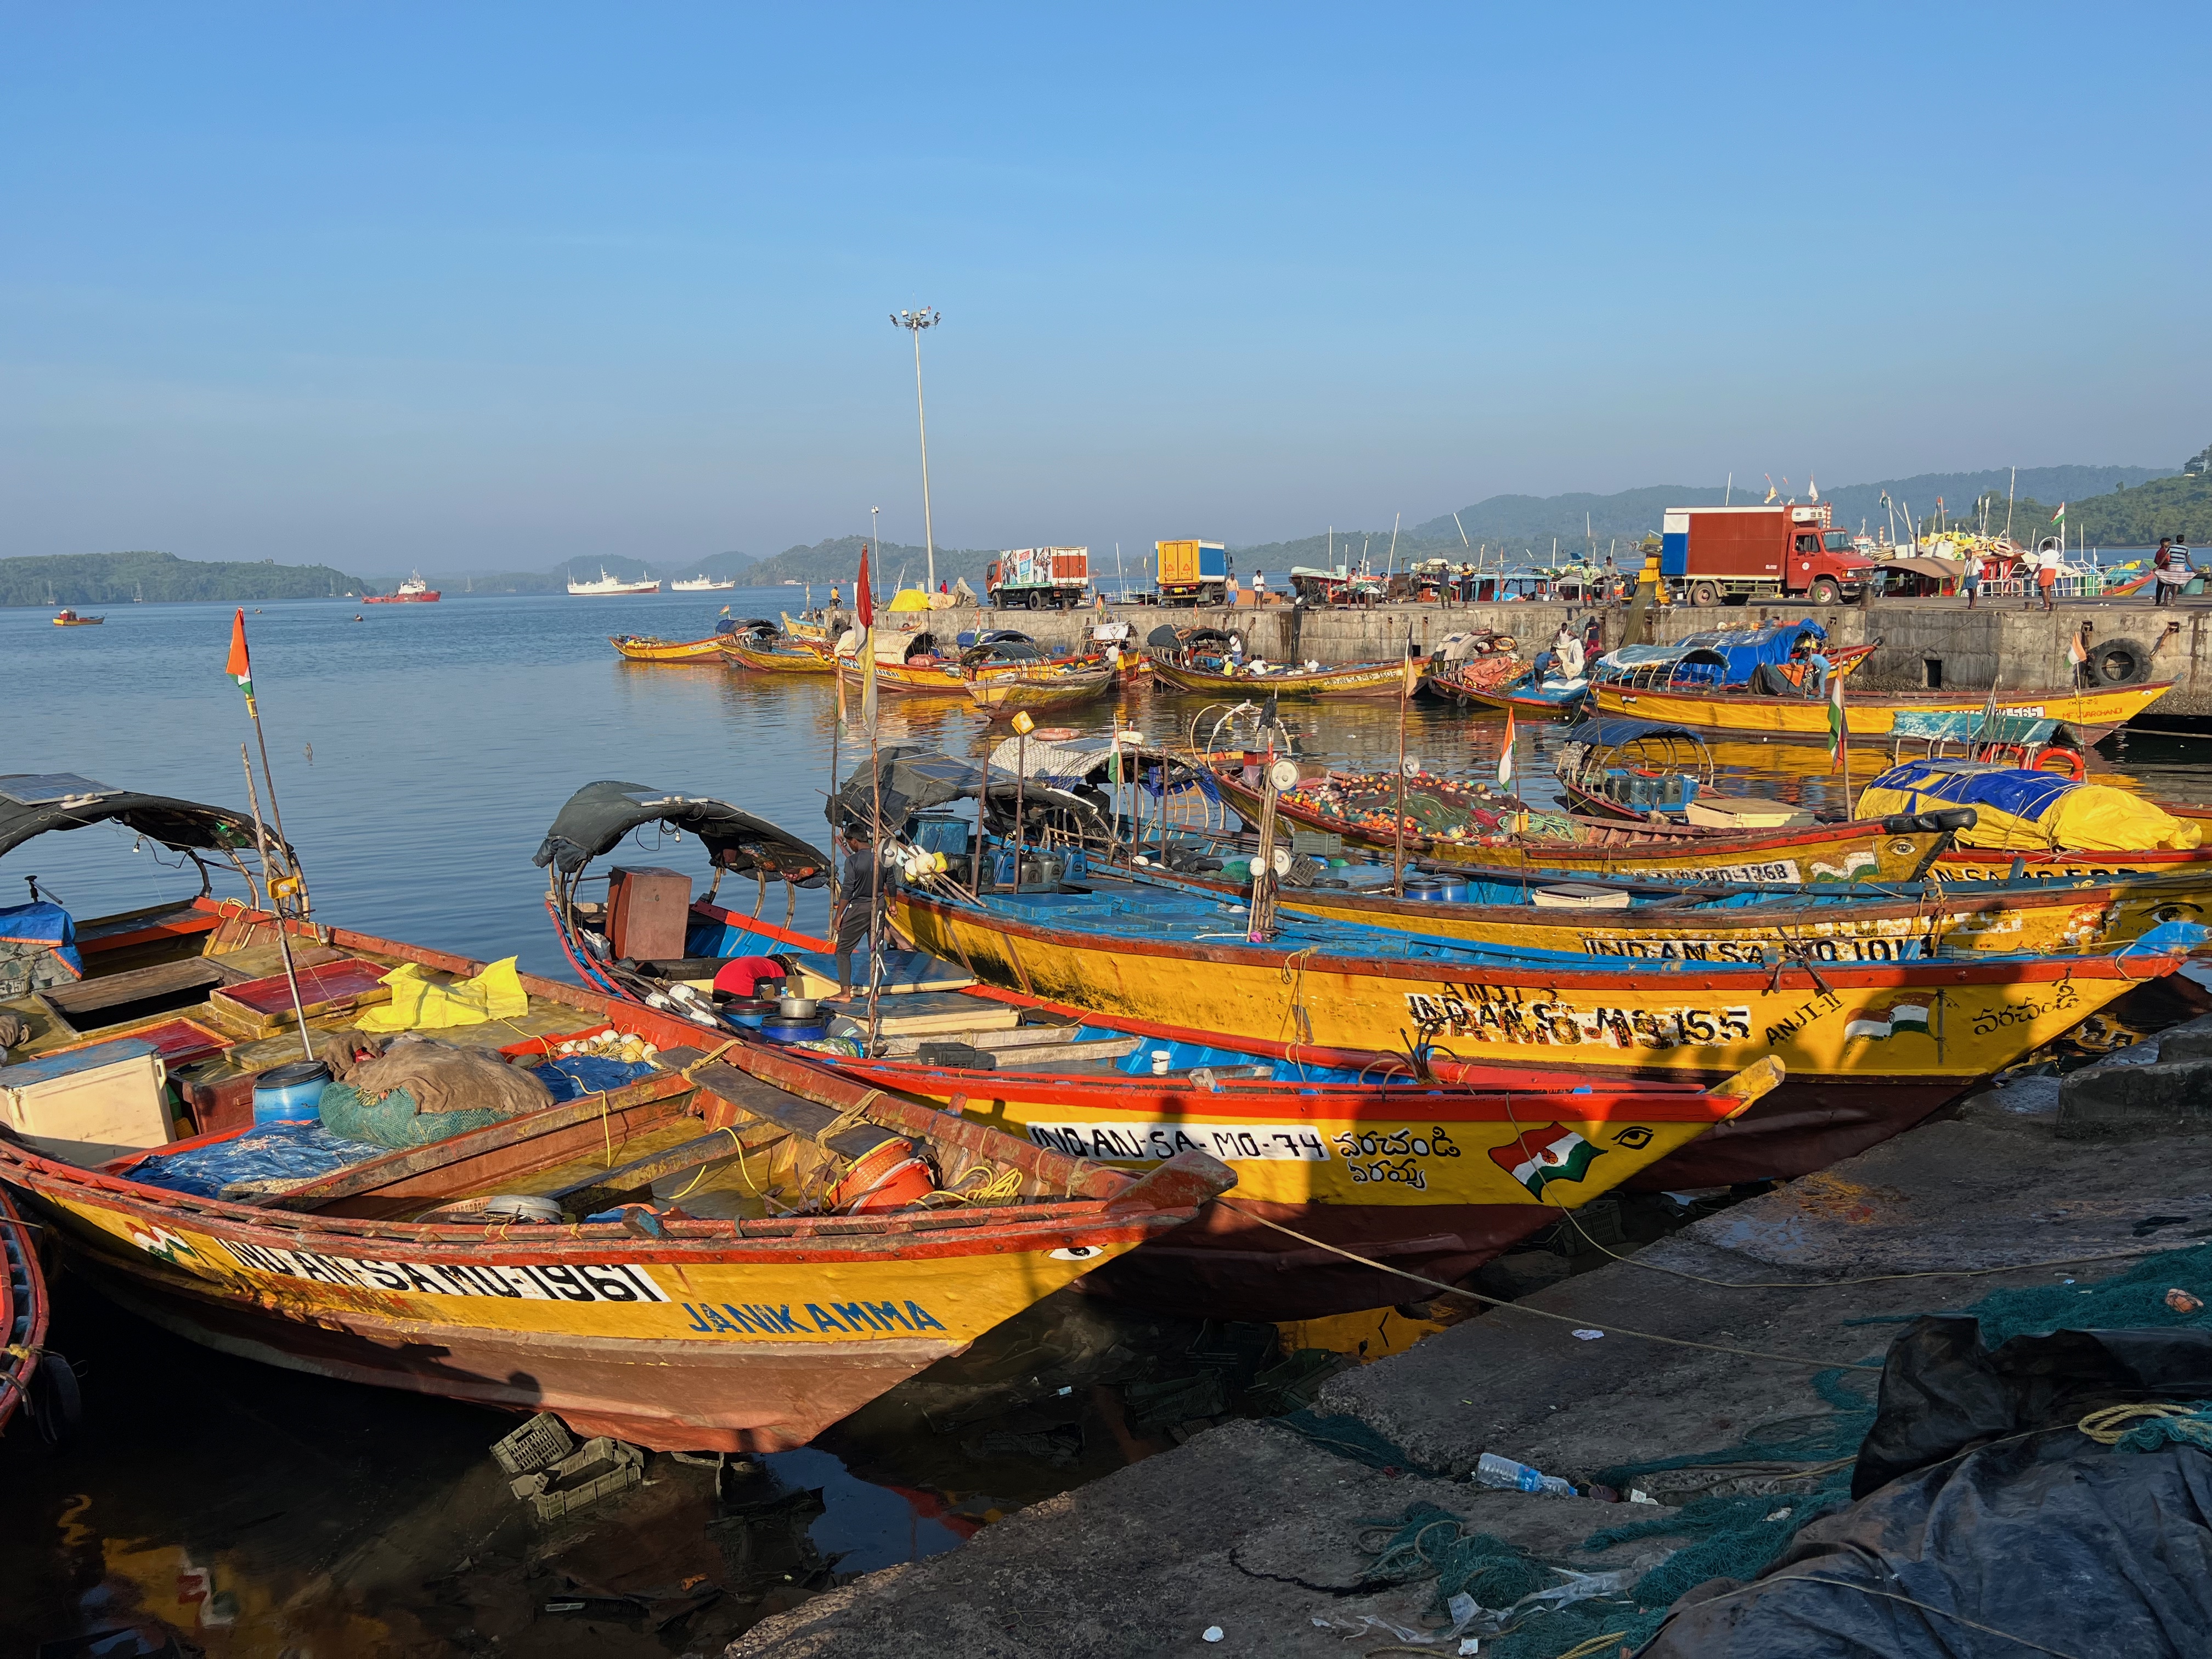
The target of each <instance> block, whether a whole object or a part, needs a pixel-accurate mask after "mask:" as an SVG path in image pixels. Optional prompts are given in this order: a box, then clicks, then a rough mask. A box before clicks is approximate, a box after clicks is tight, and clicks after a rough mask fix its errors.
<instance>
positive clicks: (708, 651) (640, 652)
mask: <svg viewBox="0 0 2212 1659" xmlns="http://www.w3.org/2000/svg"><path fill="white" fill-rule="evenodd" d="M726 637H727V636H726V635H720V634H709V635H707V637H706V638H705V639H703V640H664V639H658V638H655V637H654V636H653V635H650V634H610V635H607V643H608V644H609V645H611V646H612V647H614V648H615V649H616V650H617V651H619V652H620V653H622V654H623V656H624V657H625V658H627V659H629V661H631V662H659V663H701V662H720V661H722V660H723V653H722V641H723V640H724V639H725V638H726Z"/></svg>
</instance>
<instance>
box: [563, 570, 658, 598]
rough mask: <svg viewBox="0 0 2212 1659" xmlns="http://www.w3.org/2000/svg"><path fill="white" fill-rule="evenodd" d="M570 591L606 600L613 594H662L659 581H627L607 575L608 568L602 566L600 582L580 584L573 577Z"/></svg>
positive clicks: (569, 585)
mask: <svg viewBox="0 0 2212 1659" xmlns="http://www.w3.org/2000/svg"><path fill="white" fill-rule="evenodd" d="M568 591H569V592H571V593H576V594H584V595H589V596H591V597H592V598H604V597H605V596H606V595H608V594H611V593H658V592H660V583H659V580H657V579H651V578H640V579H639V580H635V581H626V580H623V578H622V577H620V576H610V575H609V574H607V571H606V567H605V565H601V566H600V567H599V580H597V581H595V582H580V581H578V580H576V579H575V578H574V576H571V577H569V578H568Z"/></svg>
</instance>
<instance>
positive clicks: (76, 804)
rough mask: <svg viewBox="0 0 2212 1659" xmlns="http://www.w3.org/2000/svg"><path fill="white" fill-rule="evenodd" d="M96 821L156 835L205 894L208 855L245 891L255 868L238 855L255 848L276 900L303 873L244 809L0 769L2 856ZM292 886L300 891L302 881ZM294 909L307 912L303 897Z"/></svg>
mask: <svg viewBox="0 0 2212 1659" xmlns="http://www.w3.org/2000/svg"><path fill="white" fill-rule="evenodd" d="M95 823H120V824H121V825H122V826H123V827H124V828H125V829H129V830H131V831H132V832H133V833H134V834H136V835H137V836H138V837H139V838H140V839H141V840H142V841H153V842H159V843H160V844H161V845H162V846H163V847H166V848H168V849H169V850H170V851H171V852H173V853H182V854H184V855H185V857H186V858H188V859H190V860H191V861H192V864H193V866H194V867H195V868H197V870H198V871H199V872H200V894H201V896H203V897H204V896H207V895H208V894H209V893H210V892H212V891H213V890H214V872H213V871H212V870H210V868H209V867H208V855H209V854H215V855H217V856H218V857H219V859H220V860H221V861H222V862H224V863H227V864H228V865H229V866H230V867H231V868H232V870H234V872H236V873H237V875H238V878H239V879H240V880H241V881H243V882H244V883H245V884H246V891H247V892H248V893H249V894H251V893H252V891H253V890H254V872H253V871H252V869H251V868H249V867H248V866H247V865H246V860H245V858H244V857H243V856H242V855H243V854H245V853H246V852H247V851H249V850H251V851H253V852H255V853H256V854H257V855H258V862H259V863H260V865H261V866H262V867H261V884H262V888H263V890H264V892H266V890H267V889H268V886H269V884H270V880H271V879H272V878H273V879H274V880H275V881H276V884H277V886H278V894H277V896H276V902H278V903H280V904H281V903H282V902H283V896H284V883H285V881H286V879H287V878H296V877H298V876H299V875H300V874H301V871H300V863H299V856H298V854H295V852H294V851H293V850H292V848H291V847H290V846H289V844H288V843H286V842H283V841H282V840H280V839H278V837H277V835H276V831H275V830H274V829H269V828H267V827H266V826H262V827H260V828H258V829H257V828H256V826H255V823H254V820H253V818H252V815H251V814H249V813H245V812H240V811H234V810H233V809H231V808H229V807H228V806H210V805H206V804H205V803H204V802H201V801H193V800H185V799H182V798H181V797H179V796H175V795H149V794H146V793H142V792H140V791H137V790H134V789H114V788H111V787H108V786H107V785H106V784H104V783H98V782H95V781H93V780H92V779H90V778H87V777H83V776H81V775H78V774H76V773H74V772H12V773H5V774H0V857H4V856H6V855H7V854H9V853H12V852H14V851H15V848H18V847H21V846H22V845H23V844H24V843H25V842H30V841H33V840H35V839H36V838H37V837H39V836H43V835H46V834H49V833H51V832H52V831H56V830H65V829H89V828H90V827H91V826H92V825H94V824H95ZM33 890H34V891H35V887H34V888H33ZM295 890H296V891H297V892H299V893H301V894H302V895H304V893H305V891H306V887H305V884H304V882H302V883H301V884H299V885H298V886H297V887H296V889H295ZM298 913H299V914H300V915H306V913H307V912H306V905H305V902H304V898H303V899H302V900H301V902H300V904H299V906H298Z"/></svg>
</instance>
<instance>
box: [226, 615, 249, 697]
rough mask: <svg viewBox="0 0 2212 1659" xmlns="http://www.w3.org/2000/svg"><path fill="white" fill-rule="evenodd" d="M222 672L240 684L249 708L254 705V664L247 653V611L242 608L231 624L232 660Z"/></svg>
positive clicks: (239, 686) (239, 687)
mask: <svg viewBox="0 0 2212 1659" xmlns="http://www.w3.org/2000/svg"><path fill="white" fill-rule="evenodd" d="M222 671H223V672H224V673H226V674H228V675H229V676H230V677H231V678H233V679H234V680H236V681H237V682H238V689H239V690H241V691H243V692H245V693H246V706H247V707H248V708H252V704H253V662H252V659H251V658H250V657H248V656H247V655H246V611H245V610H244V609H243V608H240V611H239V613H238V615H237V616H235V617H233V618H231V623H230V660H229V661H228V662H227V663H225V664H224V665H223V666H222Z"/></svg>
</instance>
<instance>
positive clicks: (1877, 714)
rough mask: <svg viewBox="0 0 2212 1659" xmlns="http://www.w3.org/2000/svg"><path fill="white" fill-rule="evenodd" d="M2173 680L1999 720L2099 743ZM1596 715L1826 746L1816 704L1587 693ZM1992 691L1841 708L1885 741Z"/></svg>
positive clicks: (1868, 700)
mask: <svg viewBox="0 0 2212 1659" xmlns="http://www.w3.org/2000/svg"><path fill="white" fill-rule="evenodd" d="M2173 684H2174V683H2173V682H2172V680H2150V681H2146V682H2145V683H2144V684H2141V685H2120V686H2100V687H2098V688H2097V689H2095V690H2064V689H2058V690H2048V691H2009V690H2008V691H2002V692H2000V694H1999V702H1998V703H1997V713H1998V714H2001V715H2011V716H2015V717H2018V718H2021V719H2026V720H2057V722H2058V723H2059V724H2060V725H2062V726H2065V727H2067V728H2068V729H2069V730H2070V731H2072V732H2075V734H2076V735H2077V736H2079V737H2080V738H2082V740H2083V741H2085V742H2089V743H2094V742H2095V741H2096V740H2097V739H2098V738H2101V737H2103V736H2104V735H2105V734H2106V732H2110V731H2112V729H2113V728H2114V727H2115V726H2120V725H2122V724H2124V723H2125V722H2126V721H2128V720H2132V719H2134V718H2135V717H2136V715H2137V714H2142V711H2143V710H2144V709H2146V708H2149V707H2150V706H2151V704H2153V703H2154V702H2157V701H2158V700H2159V699H2160V697H2162V696H2165V695H2166V693H2167V692H2168V691H2171V690H2172V689H2173ZM1590 696H1591V698H1592V699H1593V701H1594V703H1595V708H1597V710H1598V712H1599V713H1601V714H1631V715H1633V716H1635V717H1636V718H1637V719H1638V720H1663V721H1666V722H1668V723H1669V724H1671V725H1675V726H1695V727H1697V728H1698V729H1699V730H1700V731H1712V732H1758V733H1764V734H1765V735H1767V736H1770V737H1786V738H1805V739H1810V740H1818V741H1820V742H1823V743H1825V742H1826V741H1827V739H1828V705H1827V703H1826V701H1825V700H1822V699H1820V698H1814V697H1754V696H1749V695H1747V694H1746V693H1744V692H1741V691H1736V690H1717V691H1701V690H1685V689H1683V688H1682V687H1680V686H1677V687H1674V688H1672V689H1668V690H1652V689H1650V688H1645V687H1637V686H1628V685H1618V684H1605V683H1603V682H1600V683H1598V684H1594V685H1593V686H1591V688H1590ZM1988 702H1989V693H1988V692H1987V691H1868V692H1864V693H1860V692H1853V693H1851V694H1850V695H1849V696H1846V697H1845V698H1844V718H1845V720H1847V721H1849V723H1850V734H1851V736H1853V737H1855V738H1886V737H1888V736H1889V735H1890V734H1891V732H1892V730H1893V726H1894V725H1895V723H1896V720H1897V717H1898V716H1899V714H1960V715H1975V714H1980V713H1981V712H1982V711H1983V710H1984V708H1986V707H1987V706H1988Z"/></svg>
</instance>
